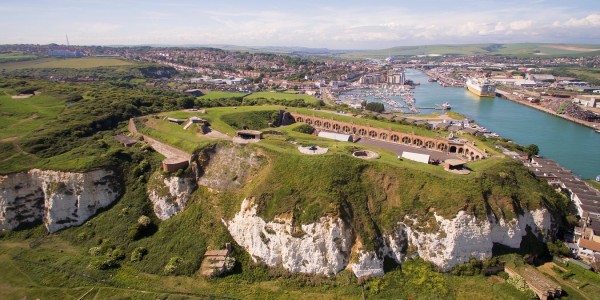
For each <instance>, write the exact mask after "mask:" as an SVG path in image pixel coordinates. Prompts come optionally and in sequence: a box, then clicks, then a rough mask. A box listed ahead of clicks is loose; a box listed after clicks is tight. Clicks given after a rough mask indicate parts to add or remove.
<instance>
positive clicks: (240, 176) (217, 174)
mask: <svg viewBox="0 0 600 300" xmlns="http://www.w3.org/2000/svg"><path fill="white" fill-rule="evenodd" d="M259 164H260V161H259V157H258V155H257V153H255V152H254V151H253V150H252V149H250V148H247V147H244V146H240V145H235V144H234V145H229V146H223V145H216V146H214V147H212V148H207V149H205V150H204V151H203V152H202V153H201V154H200V155H198V158H197V165H198V169H197V171H196V173H197V174H198V177H199V179H198V184H199V185H203V186H206V187H209V188H211V189H215V190H221V191H222V190H231V189H235V188H238V187H240V186H242V184H243V183H244V182H245V181H246V179H247V177H248V176H249V175H251V174H252V172H253V171H255V170H256V169H257V167H258V166H259Z"/></svg>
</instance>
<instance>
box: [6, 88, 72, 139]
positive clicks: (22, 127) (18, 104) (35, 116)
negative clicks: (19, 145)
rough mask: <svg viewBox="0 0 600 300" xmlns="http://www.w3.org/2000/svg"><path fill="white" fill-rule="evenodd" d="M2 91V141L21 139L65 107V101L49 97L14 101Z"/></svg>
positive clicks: (42, 96)
mask: <svg viewBox="0 0 600 300" xmlns="http://www.w3.org/2000/svg"><path fill="white" fill-rule="evenodd" d="M7 92H8V91H5V90H3V89H0V111H1V112H0V114H1V116H2V118H0V139H5V138H9V137H17V138H18V137H21V136H24V135H26V134H27V133H30V132H32V131H34V130H36V129H37V128H39V127H40V126H42V125H44V124H45V123H47V122H48V120H50V119H53V118H55V117H56V116H57V115H58V114H59V113H60V112H61V111H62V110H63V109H64V107H65V100H64V99H60V98H57V97H53V96H49V95H44V94H42V95H36V96H33V97H31V98H27V99H12V98H11V96H10V95H9V94H8V93H7Z"/></svg>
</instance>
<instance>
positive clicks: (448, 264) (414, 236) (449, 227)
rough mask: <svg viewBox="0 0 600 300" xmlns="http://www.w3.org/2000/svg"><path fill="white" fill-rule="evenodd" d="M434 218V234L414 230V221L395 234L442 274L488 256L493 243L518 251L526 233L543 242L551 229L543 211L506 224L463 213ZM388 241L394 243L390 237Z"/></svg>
mask: <svg viewBox="0 0 600 300" xmlns="http://www.w3.org/2000/svg"><path fill="white" fill-rule="evenodd" d="M435 218H436V221H437V224H438V226H439V228H438V229H437V230H435V231H433V232H424V231H420V230H419V229H417V228H418V227H419V226H418V225H419V224H418V222H414V223H413V226H412V227H409V226H405V225H404V224H402V225H400V226H398V228H397V229H396V233H395V234H396V235H403V234H406V235H407V236H408V238H409V240H410V244H412V245H413V246H415V247H416V248H417V253H418V254H419V256H420V257H422V258H423V259H425V260H427V261H430V262H432V263H434V264H435V265H436V266H438V267H439V268H440V270H442V271H448V270H450V269H451V268H453V267H454V266H456V265H459V264H462V263H465V262H468V261H469V259H470V258H471V257H475V258H477V259H486V258H489V257H491V256H492V248H493V246H494V244H501V245H504V246H508V247H510V248H519V247H520V245H521V241H522V239H523V236H525V235H527V233H528V231H530V232H531V233H533V234H535V235H536V236H538V237H539V238H542V239H544V238H545V236H544V234H545V233H548V232H550V231H551V226H552V220H551V215H550V213H549V212H548V210H546V209H538V210H534V211H525V212H524V214H523V215H518V217H517V218H516V219H512V220H509V221H506V220H504V219H500V220H497V219H496V218H495V217H494V216H489V217H488V218H487V219H484V220H479V219H477V218H476V217H474V216H471V215H468V214H467V213H466V212H464V211H460V212H459V213H458V214H457V216H456V217H455V218H453V219H444V218H442V217H440V216H437V215H436V216H435ZM390 241H392V242H395V240H394V239H393V238H392V239H390ZM392 252H393V253H394V254H393V257H395V256H401V255H403V253H402V252H398V251H397V250H395V251H392Z"/></svg>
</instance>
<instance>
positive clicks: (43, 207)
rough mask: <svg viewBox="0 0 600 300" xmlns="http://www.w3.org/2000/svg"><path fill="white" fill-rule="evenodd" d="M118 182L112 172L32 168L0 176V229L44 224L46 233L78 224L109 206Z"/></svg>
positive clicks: (117, 187)
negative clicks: (79, 171)
mask: <svg viewBox="0 0 600 300" xmlns="http://www.w3.org/2000/svg"><path fill="white" fill-rule="evenodd" d="M120 189H121V187H120V183H119V181H118V180H117V179H116V177H115V175H114V174H113V172H112V171H109V170H94V171H89V172H84V173H75V172H61V171H50V170H38V169H33V170H29V171H27V172H19V173H13V174H8V175H2V176H0V229H6V230H13V229H17V228H20V227H25V226H29V225H35V224H41V223H44V224H45V225H46V228H47V229H48V231H49V232H55V231H58V230H60V229H63V228H67V227H71V226H77V225H81V224H82V223H83V222H85V221H86V220H87V219H89V218H90V217H91V216H93V215H94V214H95V213H96V212H97V211H98V210H99V209H101V208H104V207H107V206H108V205H110V204H111V203H113V202H114V201H115V200H116V199H117V198H118V197H119V194H120Z"/></svg>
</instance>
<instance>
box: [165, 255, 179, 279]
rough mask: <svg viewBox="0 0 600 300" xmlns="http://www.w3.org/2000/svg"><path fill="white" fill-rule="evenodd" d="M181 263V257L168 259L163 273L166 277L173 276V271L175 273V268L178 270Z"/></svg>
mask: <svg viewBox="0 0 600 300" xmlns="http://www.w3.org/2000/svg"><path fill="white" fill-rule="evenodd" d="M182 263H183V259H182V258H181V257H178V256H174V257H171V259H169V263H167V265H166V266H165V268H164V270H163V271H164V273H165V274H166V275H169V274H173V273H174V272H175V271H177V268H179V266H181V264H182Z"/></svg>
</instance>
